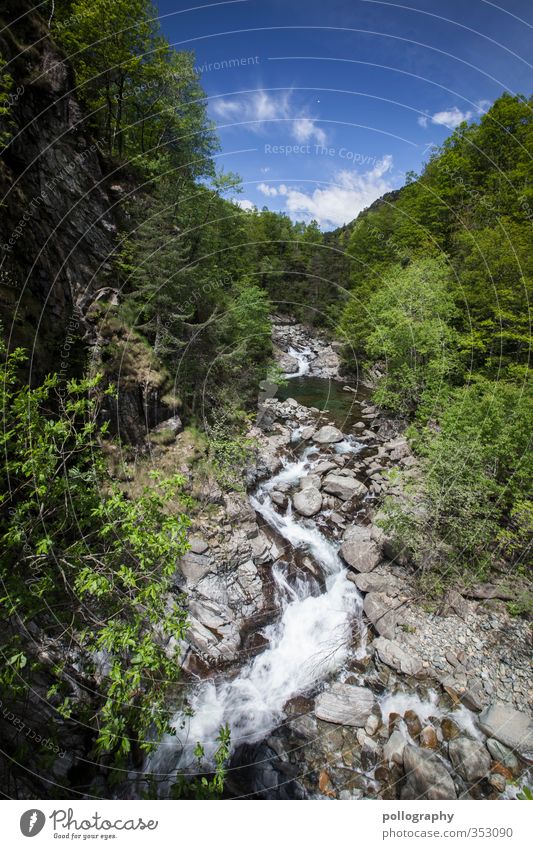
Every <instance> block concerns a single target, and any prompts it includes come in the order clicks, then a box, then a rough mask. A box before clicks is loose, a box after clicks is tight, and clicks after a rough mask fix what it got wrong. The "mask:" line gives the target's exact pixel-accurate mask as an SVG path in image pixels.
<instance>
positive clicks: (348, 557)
mask: <svg viewBox="0 0 533 849" xmlns="http://www.w3.org/2000/svg"><path fill="white" fill-rule="evenodd" d="M341 555H342V557H343V559H344V560H345V561H346V563H348V565H349V566H351V567H352V569H355V571H356V572H371V571H372V569H375V568H376V566H377V565H378V563H379V561H380V559H381V556H380V552H379V548H378V547H377V545H376V543H375V542H374V540H373V539H371V537H370V528H368V527H365V526H363V525H352V526H351V527H350V528H348V529H347V530H346V533H345V534H344V542H343V543H342V546H341Z"/></svg>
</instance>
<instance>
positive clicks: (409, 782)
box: [401, 745, 457, 801]
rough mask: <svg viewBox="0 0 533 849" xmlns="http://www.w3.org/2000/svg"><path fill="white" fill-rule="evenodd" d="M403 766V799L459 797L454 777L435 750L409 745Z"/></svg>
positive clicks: (405, 750)
mask: <svg viewBox="0 0 533 849" xmlns="http://www.w3.org/2000/svg"><path fill="white" fill-rule="evenodd" d="M403 768H404V770H405V784H404V786H403V788H402V794H401V795H402V799H416V800H417V801H418V800H420V799H430V800H437V799H457V793H456V792H455V786H454V783H453V780H452V777H451V775H450V773H449V772H448V770H447V769H446V768H445V766H444V764H443V763H442V761H440V760H439V758H438V757H437V755H435V753H434V752H430V751H428V750H427V749H419V748H417V746H411V745H407V746H406V747H405V749H404V752H403Z"/></svg>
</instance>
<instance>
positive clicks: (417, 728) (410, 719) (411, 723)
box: [403, 710, 422, 739]
mask: <svg viewBox="0 0 533 849" xmlns="http://www.w3.org/2000/svg"><path fill="white" fill-rule="evenodd" d="M403 719H404V722H405V724H406V725H407V730H408V732H409V734H410V735H411V737H412V738H413V739H415V738H416V737H418V736H419V734H420V732H421V731H422V723H421V722H420V719H419V717H418V714H417V713H415V711H414V710H406V711H405V713H404V715H403Z"/></svg>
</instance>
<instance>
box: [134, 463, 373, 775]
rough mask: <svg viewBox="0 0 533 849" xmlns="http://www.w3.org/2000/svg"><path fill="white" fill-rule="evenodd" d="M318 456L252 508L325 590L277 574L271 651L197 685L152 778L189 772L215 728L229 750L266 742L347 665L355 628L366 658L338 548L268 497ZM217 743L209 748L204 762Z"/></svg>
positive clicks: (275, 481)
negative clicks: (311, 567) (286, 711)
mask: <svg viewBox="0 0 533 849" xmlns="http://www.w3.org/2000/svg"><path fill="white" fill-rule="evenodd" d="M316 461H317V459H316V449H312V448H308V449H306V450H305V451H304V453H303V455H302V457H301V458H300V459H298V460H296V461H295V462H291V463H287V464H286V465H285V467H284V468H283V470H282V471H281V472H279V474H277V475H276V476H275V477H273V478H271V479H270V480H269V481H267V482H266V483H265V484H263V485H262V486H260V487H259V488H258V490H257V491H256V493H255V494H254V495H253V496H252V497H251V503H252V506H253V507H254V508H255V510H256V511H257V513H259V514H260V515H261V516H262V517H263V519H264V520H265V522H266V523H267V524H268V525H269V526H270V527H272V528H273V529H274V530H275V531H276V532H277V533H278V534H279V535H280V536H282V537H283V538H284V539H285V540H287V542H289V543H290V544H291V546H292V547H293V549H301V550H303V551H305V552H307V553H308V554H309V555H310V556H311V557H312V558H313V560H314V561H315V563H316V564H317V565H318V566H319V567H320V569H321V571H322V572H323V574H324V576H325V591H324V592H323V593H322V594H320V595H316V594H313V584H312V583H310V582H309V581H308V580H296V581H294V580H292V581H290V582H289V580H288V578H287V576H286V574H285V572H284V570H283V569H282V568H281V567H279V566H278V567H275V568H273V570H272V578H273V581H274V584H275V587H276V592H277V596H278V601H279V608H280V614H281V615H280V617H279V619H278V620H277V621H276V622H274V623H272V624H271V625H270V626H268V627H267V628H265V629H264V631H263V633H264V636H265V637H266V638H267V640H268V642H269V645H268V648H266V649H265V650H264V651H263V652H262V654H260V655H259V656H258V657H256V658H255V659H254V660H252V661H251V663H249V664H248V665H246V666H245V667H244V668H243V669H242V670H241V672H240V673H239V675H238V676H237V677H236V678H234V679H233V680H222V681H221V682H218V683H217V682H213V681H207V682H203V683H202V684H200V685H199V686H198V687H197V689H196V691H195V692H194V693H193V695H192V697H191V699H190V705H191V708H192V711H193V715H192V716H188V717H184V716H183V714H181V713H180V714H178V715H176V717H175V718H174V722H173V725H174V727H175V730H176V736H173V735H172V736H170V735H169V736H168V737H166V738H165V739H164V740H163V741H162V743H161V745H160V746H159V748H158V750H157V752H156V754H155V756H153V757H152V759H151V762H150V765H149V771H150V772H153V773H159V774H172V773H173V772H176V771H180V772H182V771H187V770H188V769H189V768H191V769H192V768H193V767H194V763H195V757H194V748H195V746H196V743H197V742H198V741H200V740H201V741H214V740H215V739H216V736H217V734H218V730H219V728H220V727H221V726H222V725H224V724H225V723H227V724H228V725H229V727H230V729H231V744H232V748H236V747H237V746H239V745H240V744H242V743H254V742H257V741H259V740H262V739H264V738H265V737H266V736H267V735H268V734H269V733H270V732H271V731H272V729H273V728H275V727H276V725H277V724H279V722H280V721H281V720H282V718H283V707H284V705H285V703H286V702H287V701H288V700H289V699H290V698H292V697H293V696H295V695H299V694H302V693H305V692H308V691H309V690H311V689H313V688H314V687H316V685H317V684H319V683H320V682H321V681H323V680H324V679H325V678H326V677H327V676H328V675H330V674H331V673H332V672H333V671H334V670H336V669H339V668H340V667H341V666H342V665H343V664H344V663H345V661H346V659H347V657H348V655H349V652H350V650H351V648H350V647H351V644H352V641H353V629H354V625H355V626H356V627H357V626H358V627H359V631H360V633H361V644H360V648H359V654H361V655H362V654H364V651H365V648H364V627H363V624H362V603H361V597H360V595H359V593H358V592H357V590H356V588H355V585H354V584H353V583H352V582H350V581H348V580H347V578H346V569H345V568H344V566H343V564H342V561H341V559H340V557H339V555H338V552H337V548H338V546H337V545H335V544H334V543H332V542H331V541H329V540H327V539H326V538H325V537H324V536H323V534H322V533H321V532H320V531H319V530H318V528H317V527H316V526H315V524H314V523H313V522H312V521H311V520H303V519H301V518H296V517H295V516H294V515H293V513H292V510H291V508H290V507H289V508H287V511H286V513H285V514H280V513H278V511H277V510H276V509H275V507H274V505H273V504H272V501H271V499H270V492H271V491H272V490H273V489H274V488H275V487H276V486H279V485H281V484H293V485H294V484H297V483H298V481H299V480H300V479H301V478H302V477H304V476H305V475H307V474H309V473H312V470H313V465H314V464H315V463H316ZM215 745H216V744H214V743H211V744H207V745H206V756H207V758H209V756H210V755H211V754H212V752H213V750H214V747H215Z"/></svg>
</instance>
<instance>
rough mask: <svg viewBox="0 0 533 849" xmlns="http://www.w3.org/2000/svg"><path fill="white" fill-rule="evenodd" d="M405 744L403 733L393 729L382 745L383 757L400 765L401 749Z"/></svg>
mask: <svg viewBox="0 0 533 849" xmlns="http://www.w3.org/2000/svg"><path fill="white" fill-rule="evenodd" d="M405 746H406V740H405V737H404V735H403V734H402V732H401V731H399V730H398V729H395V730H394V731H393V732H392V734H391V736H390V737H389V739H388V741H387V742H386V743H385V745H384V747H383V759H384V761H385V762H386V763H387V764H389V766H390V764H391V763H395V764H398V766H401V765H402V763H403V750H404V749H405Z"/></svg>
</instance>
